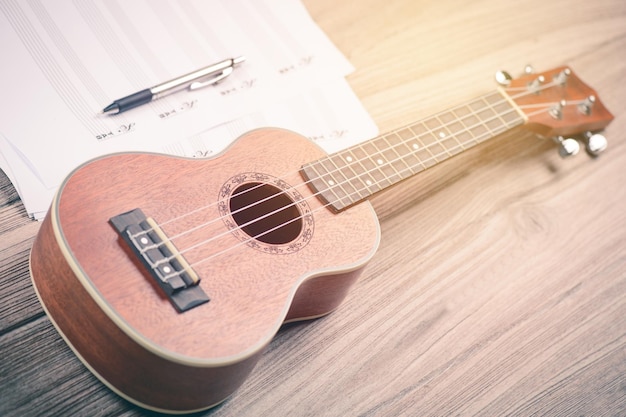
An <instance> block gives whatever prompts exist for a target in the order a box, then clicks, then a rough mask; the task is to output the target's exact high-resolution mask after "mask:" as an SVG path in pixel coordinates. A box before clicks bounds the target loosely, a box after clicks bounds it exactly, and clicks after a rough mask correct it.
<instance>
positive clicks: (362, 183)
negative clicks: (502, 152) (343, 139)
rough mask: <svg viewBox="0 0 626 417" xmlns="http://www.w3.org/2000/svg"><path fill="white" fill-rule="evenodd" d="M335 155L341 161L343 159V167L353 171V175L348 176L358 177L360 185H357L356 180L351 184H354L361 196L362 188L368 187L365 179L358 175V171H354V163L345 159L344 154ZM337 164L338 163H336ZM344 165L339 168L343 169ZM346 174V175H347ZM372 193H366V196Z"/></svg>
mask: <svg viewBox="0 0 626 417" xmlns="http://www.w3.org/2000/svg"><path fill="white" fill-rule="evenodd" d="M334 157H336V158H337V159H338V160H339V161H341V162H342V163H344V165H343V167H347V168H349V169H350V171H351V172H352V174H354V175H352V176H350V175H348V177H349V178H350V179H356V180H358V182H359V184H360V186H357V184H355V183H354V182H350V185H351V186H352V188H354V189H355V190H356V191H357V193H358V194H359V197H362V196H361V190H362V189H364V188H367V186H366V184H365V182H364V181H363V179H362V178H361V176H360V175H357V173H356V172H355V171H354V169H353V168H352V164H351V163H349V161H347V160H345V158H343V156H342V155H340V154H339V153H336V154H334ZM335 165H336V164H335ZM343 167H341V168H339V169H340V170H341V169H343ZM345 176H346V175H344V177H345ZM369 194H370V193H367V194H365V197H367V196H368V195H369Z"/></svg>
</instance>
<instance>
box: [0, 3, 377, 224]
mask: <svg viewBox="0 0 626 417" xmlns="http://www.w3.org/2000/svg"><path fill="white" fill-rule="evenodd" d="M0 38H1V39H2V40H3V42H2V45H0V51H1V52H2V56H3V57H5V58H6V59H7V63H8V64H5V65H2V66H0V88H1V90H2V91H3V100H2V101H1V102H0V132H2V134H3V135H4V139H3V140H1V141H0V152H2V153H3V154H4V161H0V163H2V164H3V165H2V167H3V168H4V167H5V166H6V167H7V168H6V170H10V171H11V172H12V174H11V175H12V177H13V178H15V180H14V183H15V182H17V183H19V185H18V184H16V186H17V187H18V188H19V190H20V195H21V196H22V198H23V199H24V202H25V204H26V205H27V208H28V209H29V212H31V213H33V214H35V213H40V212H41V211H42V208H41V206H42V202H43V201H49V200H50V199H51V196H52V194H53V193H54V190H55V189H56V187H57V186H58V185H59V184H60V183H61V181H62V180H63V178H64V177H65V176H66V175H67V174H68V173H69V172H70V171H71V170H72V169H73V168H74V167H76V166H77V165H79V164H81V163H82V162H84V161H86V160H88V159H90V158H93V157H95V156H98V155H102V154H105V153H110V152H119V151H152V152H154V151H157V152H163V151H165V152H171V151H172V150H173V149H175V148H176V143H177V142H178V145H179V146H182V147H183V148H185V149H188V148H189V146H191V145H190V144H191V143H199V144H201V146H202V147H203V148H207V149H209V148H210V151H211V152H216V151H217V149H218V148H219V147H221V148H223V147H225V146H226V145H227V144H228V143H229V142H230V141H232V140H233V139H234V138H235V137H236V136H238V135H234V136H232V135H231V136H230V137H228V136H229V135H228V134H226V133H220V137H221V138H222V139H220V142H219V143H218V142H216V141H215V140H214V139H211V140H205V139H202V140H199V138H202V137H205V138H206V136H204V135H205V134H206V133H207V132H210V129H211V128H212V127H215V126H222V127H221V129H222V130H223V129H224V126H226V125H225V123H226V122H229V121H233V120H235V119H237V118H240V117H243V119H241V120H239V121H238V122H234V123H232V124H231V125H239V126H250V127H258V126H260V125H261V124H269V125H274V126H281V127H287V128H291V129H293V130H296V131H300V132H302V133H303V134H305V135H307V136H311V137H315V138H318V141H319V142H320V143H321V144H327V145H330V147H329V148H328V149H333V146H335V145H337V144H339V143H342V142H341V141H337V140H335V139H337V138H336V136H337V135H338V134H339V133H341V132H345V131H354V132H355V133H356V132H357V131H360V133H359V135H356V136H355V135H352V136H354V137H357V136H359V138H358V139H359V140H362V139H365V138H369V137H371V136H372V135H373V133H374V132H375V126H374V125H373V123H372V122H371V119H369V116H368V115H367V113H365V112H364V111H363V109H362V107H360V104H359V103H358V100H355V99H354V97H353V94H352V92H351V91H350V90H349V88H348V87H347V85H345V81H344V80H343V77H344V76H345V75H347V74H348V73H349V72H350V71H351V70H352V66H351V65H350V63H349V62H348V61H347V60H346V59H345V57H343V55H342V54H341V53H340V52H339V51H338V50H337V49H336V48H335V47H334V45H333V44H332V43H331V42H330V41H329V39H328V38H327V37H326V36H325V35H324V33H323V32H322V31H321V30H320V29H319V28H318V27H317V25H315V23H314V22H313V21H312V19H311V18H310V16H309V15H308V13H307V11H306V9H305V8H304V7H303V5H302V4H301V3H300V2H299V1H297V0H259V1H254V2H250V1H247V0H228V1H221V2H218V1H211V2H206V1H203V0H185V1H180V2H169V1H149V0H143V1H141V0H134V1H132V2H122V1H121V0H117V1H116V0H106V1H105V0H93V1H90V2H74V1H71V0H57V1H55V2H45V1H43V0H31V1H29V2H22V1H18V0H6V1H5V0H3V1H2V2H0ZM240 55H243V56H245V57H246V61H245V62H244V63H243V64H242V65H240V66H239V67H238V68H237V69H235V71H234V72H233V74H232V75H231V76H230V77H228V78H227V79H226V80H225V81H224V82H222V83H220V84H218V85H217V86H215V87H207V88H204V89H201V90H197V91H193V92H190V91H181V92H179V93H176V94H173V95H171V96H168V97H166V98H163V99H159V100H155V101H153V102H152V103H150V104H147V105H143V106H140V107H138V108H136V109H133V110H130V111H128V112H125V113H122V114H120V115H116V116H107V115H102V114H98V113H99V112H100V110H102V108H104V107H105V106H106V105H108V104H109V103H111V102H112V101H113V100H115V99H117V98H121V97H123V96H126V95H128V94H130V93H133V92H136V91H139V90H142V89H144V88H147V87H150V86H153V85H156V84H158V83H161V82H163V81H166V80H168V79H171V78H174V77H176V76H179V75H182V74H185V73H188V72H190V71H193V70H196V69H198V68H201V67H203V66H207V65H210V64H212V63H215V62H218V61H221V60H223V59H227V58H232V57H236V56H240ZM338 83H343V84H341V85H342V87H341V88H336V91H333V90H332V87H331V88H327V86H328V85H335V86H336V85H338ZM320 92H321V93H320ZM330 96H333V98H330ZM315 97H317V98H315ZM319 97H325V98H324V100H322V101H320V102H319V103H323V106H327V107H323V106H322V107H320V105H319V104H317V105H315V106H310V105H307V103H309V104H310V103H311V100H313V101H315V100H318V101H319ZM346 101H350V102H351V103H352V105H355V104H356V106H357V107H356V110H355V111H353V112H345V111H344V112H342V115H341V117H339V116H338V115H334V112H335V111H341V110H343V108H340V106H338V105H332V104H331V103H334V102H336V103H342V104H343V103H345V102H346ZM294 103H298V104H297V105H296V104H294ZM329 104H330V105H329ZM296 108H298V109H302V110H301V111H302V113H298V114H295V113H293V112H292V111H291V110H293V109H296ZM312 108H313V109H315V110H314V112H315V113H316V116H315V118H317V119H320V120H323V119H327V120H330V119H334V121H335V123H334V125H333V126H331V125H330V124H328V123H321V124H320V127H315V126H313V123H311V119H310V118H311V116H310V115H307V114H306V112H307V111H310V110H311V109H312ZM353 108H354V107H353ZM285 109H289V111H287V112H285V111H284V110H285ZM346 116H348V117H347V118H345V119H344V117H346ZM296 120H300V123H296V122H295V121H296ZM359 124H362V126H365V127H366V128H359V127H358V125H359ZM372 128H373V129H374V130H372ZM368 129H369V130H368ZM218 130H220V129H218ZM332 132H335V133H334V134H333V133H332ZM214 134H216V133H215V132H214ZM333 135H334V136H333ZM339 136H341V135H339ZM348 136H350V135H347V136H346V137H348ZM330 137H333V139H330V140H329V139H328V138H330ZM180 138H182V139H180ZM320 138H321V139H320ZM323 138H327V139H323ZM183 140H187V144H185V145H183V143H182V142H181V141H183ZM351 141H353V139H346V140H345V141H344V142H346V145H345V146H347V145H348V144H349V143H348V142H351ZM351 143H352V142H351ZM207 149H205V151H206V150H207ZM196 151H197V150H194V152H196ZM185 152H187V151H185ZM29 171H30V172H29ZM18 173H19V174H18ZM22 177H24V180H22V179H21V178H22ZM34 180H36V181H37V182H35V181H34ZM35 196H36V197H35ZM43 211H44V212H45V209H43Z"/></svg>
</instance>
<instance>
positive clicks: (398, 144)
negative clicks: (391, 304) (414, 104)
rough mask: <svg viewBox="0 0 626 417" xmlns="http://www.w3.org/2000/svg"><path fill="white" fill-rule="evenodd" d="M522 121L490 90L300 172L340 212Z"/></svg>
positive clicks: (503, 98) (512, 107) (503, 97)
mask: <svg viewBox="0 0 626 417" xmlns="http://www.w3.org/2000/svg"><path fill="white" fill-rule="evenodd" d="M525 121H526V119H525V117H524V115H523V113H521V112H520V111H519V110H518V108H517V107H516V106H515V105H514V104H513V103H512V102H511V101H510V100H509V99H508V98H507V96H506V95H505V94H504V93H502V92H500V90H496V91H493V92H491V93H488V94H485V95H482V96H480V97H478V98H476V99H474V100H471V101H469V102H467V103H465V104H462V105H459V106H456V107H453V108H451V109H448V110H446V111H443V112H441V113H438V114H436V115H434V116H431V117H429V118H426V119H423V120H421V121H418V122H416V123H413V124H410V125H408V126H405V127H403V128H400V129H397V130H394V131H391V132H389V133H387V134H385V135H382V136H379V137H377V138H374V139H372V140H370V141H367V142H364V143H361V144H358V145H355V146H352V147H350V148H348V149H345V150H343V151H339V152H336V153H333V154H330V155H328V156H326V157H324V158H321V159H318V160H317V161H313V162H311V163H308V164H306V165H304V166H303V167H302V171H301V172H302V175H303V176H304V177H305V179H306V180H307V181H308V183H309V186H310V187H311V188H312V189H313V190H314V191H315V192H316V193H317V194H318V196H319V197H320V198H321V199H322V200H323V201H324V202H325V203H326V204H328V205H329V206H330V207H331V208H332V209H333V210H334V211H341V210H343V209H345V208H347V207H349V206H351V205H353V204H356V203H359V202H360V201H362V200H365V199H367V198H368V197H370V196H371V195H373V194H375V193H377V192H378V191H381V190H383V189H386V188H387V187H390V186H392V185H394V184H396V183H398V182H400V181H402V180H404V179H406V178H408V177H411V176H413V175H415V174H417V173H419V172H420V171H423V170H425V169H426V168H429V167H431V166H433V165H436V164H438V163H439V162H443V161H445V160H446V159H448V158H450V157H452V156H454V155H456V154H458V153H460V152H463V151H464V150H467V149H469V148H472V147H474V146H475V145H478V144H479V143H482V142H484V141H486V140H487V139H490V138H492V137H494V136H497V135H499V134H501V133H503V132H505V131H507V130H509V129H512V128H513V127H515V126H518V125H522V124H524V123H525Z"/></svg>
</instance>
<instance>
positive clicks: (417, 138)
mask: <svg viewBox="0 0 626 417" xmlns="http://www.w3.org/2000/svg"><path fill="white" fill-rule="evenodd" d="M418 124H419V125H421V126H423V127H424V129H425V132H422V133H417V134H415V131H414V129H413V126H415V125H418ZM409 129H410V130H411V131H412V132H413V133H414V134H415V137H414V138H413V139H416V140H417V141H419V142H420V144H421V145H422V146H420V148H422V149H425V150H426V152H428V153H429V154H430V158H427V159H428V160H431V159H434V160H435V164H437V163H439V161H438V160H437V158H435V157H434V155H435V154H434V153H433V152H432V149H429V147H430V145H432V143H430V144H424V142H423V141H422V140H420V137H421V136H424V135H427V134H432V132H429V130H428V127H427V126H426V125H425V124H424V123H423V122H417V123H414V124H412V125H411V126H410V127H409Z"/></svg>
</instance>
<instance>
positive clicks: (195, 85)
mask: <svg viewBox="0 0 626 417" xmlns="http://www.w3.org/2000/svg"><path fill="white" fill-rule="evenodd" d="M232 73H233V67H228V68H225V69H223V70H222V71H220V72H219V73H218V74H217V75H214V76H213V74H211V75H212V77H211V78H209V79H208V80H207V81H202V82H201V81H194V82H193V83H191V84H190V85H189V90H191V91H193V90H197V89H199V88H203V87H207V86H209V85H213V84H217V83H219V82H220V81H222V80H223V79H224V78H226V77H228V76H229V75H230V74H232Z"/></svg>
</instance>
